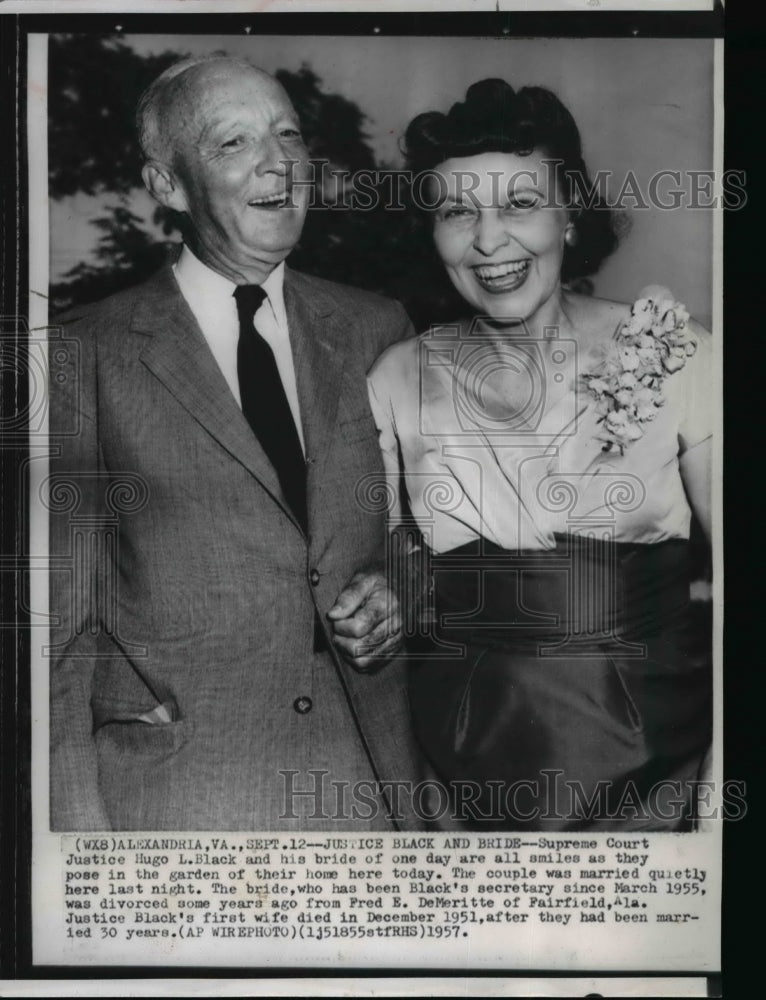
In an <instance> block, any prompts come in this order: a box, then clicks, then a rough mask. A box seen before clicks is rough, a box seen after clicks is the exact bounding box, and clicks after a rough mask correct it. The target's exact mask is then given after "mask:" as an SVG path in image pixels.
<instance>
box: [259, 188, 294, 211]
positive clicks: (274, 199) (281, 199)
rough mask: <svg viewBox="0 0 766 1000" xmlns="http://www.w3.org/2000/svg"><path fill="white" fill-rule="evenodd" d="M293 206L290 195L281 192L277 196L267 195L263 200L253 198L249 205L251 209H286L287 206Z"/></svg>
mask: <svg viewBox="0 0 766 1000" xmlns="http://www.w3.org/2000/svg"><path fill="white" fill-rule="evenodd" d="M289 204H291V200H290V194H289V192H287V191H281V192H278V193H277V194H267V195H264V196H263V197H262V198H251V199H250V201H249V202H248V205H249V206H250V207H251V208H284V207H285V205H289Z"/></svg>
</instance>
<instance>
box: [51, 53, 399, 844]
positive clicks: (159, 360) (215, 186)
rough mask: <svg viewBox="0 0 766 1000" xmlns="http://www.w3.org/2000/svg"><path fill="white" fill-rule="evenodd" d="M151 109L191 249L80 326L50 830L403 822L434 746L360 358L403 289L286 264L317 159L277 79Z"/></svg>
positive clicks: (145, 110) (223, 81) (178, 71)
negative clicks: (389, 577) (337, 279)
mask: <svg viewBox="0 0 766 1000" xmlns="http://www.w3.org/2000/svg"><path fill="white" fill-rule="evenodd" d="M138 124H139V133H140V139H141V145H142V148H143V152H144V155H145V159H146V163H145V166H144V170H143V178H144V182H145V184H146V186H147V188H148V190H149V191H150V193H151V194H152V196H153V197H154V198H155V199H156V200H157V201H158V202H159V203H160V204H161V205H163V206H165V207H166V208H169V209H172V210H174V211H175V212H177V213H180V216H181V218H182V219H183V228H184V246H183V249H182V251H181V253H180V256H179V258H178V260H177V262H176V263H175V265H174V266H173V267H172V268H171V267H170V266H168V267H167V268H166V269H165V270H163V271H162V272H161V273H159V274H158V275H156V276H155V277H153V278H152V279H151V280H150V281H148V282H146V283H145V284H143V285H142V286H140V287H137V288H134V289H131V290H130V291H128V292H124V293H120V294H118V295H115V296H113V297H111V298H109V299H107V300H105V301H104V302H101V303H99V304H97V305H95V306H92V307H86V308H83V309H81V310H78V311H77V312H76V313H75V314H73V315H70V316H69V317H67V318H66V319H65V321H64V329H65V336H66V337H67V338H69V339H71V340H74V341H75V342H76V344H77V347H78V349H77V351H76V352H74V354H73V357H75V358H77V359H78V365H77V368H76V369H75V368H73V369H72V371H70V372H69V373H65V377H64V378H63V379H62V378H57V379H52V381H51V397H52V398H51V442H52V445H53V454H54V456H55V455H57V456H58V457H54V458H53V459H52V463H51V464H52V469H51V478H50V497H51V504H50V506H51V525H52V527H51V553H52V574H51V593H52V598H51V611H52V614H53V615H54V617H55V619H57V620H58V627H57V628H54V629H53V631H52V647H51V655H52V657H53V659H52V665H51V692H50V694H51V747H50V752H51V825H52V827H53V829H56V830H92V829H110V828H111V829H133V830H135V829H145V830H155V829H156V830H159V829H176V830H201V829H216V830H217V829H232V830H234V829H254V830H256V829H271V830H277V829H284V830H288V829H328V828H332V827H338V828H343V827H347V828H368V829H392V828H396V826H397V825H398V826H400V827H404V828H411V827H412V826H414V825H416V820H415V818H414V816H413V815H412V814H410V813H408V811H407V808H408V797H407V796H406V795H405V796H402V795H400V794H395V795H393V796H391V795H390V794H388V793H389V792H390V790H391V788H393V789H394V791H395V792H399V791H401V787H400V786H398V784H397V783H400V782H402V781H405V782H406V781H408V780H411V779H412V778H413V777H414V772H413V759H414V757H413V750H412V745H411V742H410V735H409V726H408V718H407V710H406V701H405V695H404V685H403V676H402V673H403V670H402V663H401V661H397V660H395V659H394V662H393V663H389V664H388V665H387V666H386V665H385V664H386V661H390V660H391V659H392V658H395V654H396V653H397V648H398V633H399V632H400V623H399V618H398V611H397V606H396V602H395V600H394V599H393V598H392V595H391V594H390V592H389V590H388V588H387V585H386V580H385V578H384V576H383V575H382V572H381V567H382V565H383V562H384V559H383V552H384V550H383V545H384V524H383V519H382V518H383V512H382V511H381V510H379V509H375V505H374V504H370V503H369V502H366V501H365V497H364V483H365V482H366V481H368V480H367V478H366V477H368V476H374V475H375V474H376V473H378V472H379V471H380V464H379V463H380V459H379V455H378V444H377V435H376V430H375V426H374V423H373V420H372V417H371V415H370V413H369V411H368V406H367V402H366V398H367V397H366V386H365V373H366V371H367V369H368V368H369V367H370V365H371V364H372V362H373V361H374V360H375V358H376V357H377V356H378V355H379V354H380V353H381V352H382V351H383V350H384V349H385V348H386V346H387V345H389V344H390V343H392V342H393V341H395V340H398V339H401V338H404V337H407V336H410V335H411V334H412V332H413V331H412V329H411V327H410V324H409V322H408V320H407V318H406V316H405V314H404V312H403V310H402V309H401V307H400V306H399V305H398V304H396V303H394V302H392V301H388V300H386V299H383V298H380V297H378V296H374V295H371V294H368V293H364V292H361V291H357V290H354V289H351V288H345V287H342V286H339V285H335V284H331V283H328V282H326V281H321V280H319V279H317V278H313V277H309V276H308V275H302V274H298V273H297V272H294V271H292V270H290V269H288V268H286V267H285V264H284V260H285V258H286V257H287V255H288V254H289V252H290V250H291V249H292V248H293V247H294V246H295V244H296V243H297V241H298V239H299V237H300V234H301V229H302V225H303V221H304V217H305V213H306V208H307V204H308V199H309V187H308V184H307V183H306V181H307V177H308V161H307V152H306V148H305V146H304V144H303V141H302V139H301V132H300V124H299V122H298V119H297V117H296V113H295V111H294V109H293V107H292V105H291V103H290V100H289V99H288V97H287V95H286V93H285V92H284V90H283V89H282V87H281V86H280V85H279V83H278V82H277V81H276V80H274V79H273V78H272V77H270V76H269V75H267V74H266V73H264V72H262V71H260V70H257V69H255V68H253V67H252V66H251V65H250V64H249V63H247V62H245V61H243V60H240V59H234V58H229V57H225V56H213V57H207V58H203V59H189V60H184V61H182V62H180V63H177V64H176V65H174V66H172V67H171V68H170V69H168V70H166V71H165V72H164V73H163V74H162V75H161V76H160V77H159V78H158V79H157V80H156V81H155V82H154V83H153V84H152V86H151V87H150V88H149V90H148V91H147V92H146V94H145V95H144V96H143V98H142V100H141V103H140V106H139V113H138ZM59 374H60V372H59ZM70 376H71V377H70ZM72 426H76V428H77V430H76V433H73V434H71V435H68V434H67V433H65V432H64V430H63V429H65V428H71V427H72ZM59 431H61V433H60V434H59ZM67 490H69V491H70V492H69V493H67V492H66V491H67ZM62 496H69V497H70V498H71V496H75V497H76V501H72V502H71V503H69V504H67V503H63V504H62V503H60V502H58V501H59V500H60V498H61V497H62ZM84 524H85V525H88V528H87V530H85V529H83V527H82V526H83V525H84ZM78 532H79V533H78ZM83 532H84V533H83ZM86 535H87V538H86ZM84 538H85V541H83V539H84ZM78 553H79V556H78ZM67 556H69V557H71V558H70V560H69V562H68V561H67V558H66V557H67ZM78 560H79V561H78ZM70 563H71V564H72V565H70ZM72 566H73V567H74V568H72ZM83 567H84V568H83ZM94 594H96V595H98V596H97V597H96V598H93V597H92V595H94ZM381 666H382V667H383V668H382V669H378V668H379V667H381ZM392 783H393V784H392ZM394 800H395V801H394Z"/></svg>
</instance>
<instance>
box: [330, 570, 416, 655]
mask: <svg viewBox="0 0 766 1000" xmlns="http://www.w3.org/2000/svg"><path fill="white" fill-rule="evenodd" d="M327 617H328V618H329V619H330V622H331V624H332V629H333V633H334V639H333V642H334V644H335V647H336V649H337V650H338V651H339V652H340V653H341V655H342V656H343V657H344V659H345V660H346V661H347V662H348V663H350V664H351V666H352V667H354V668H355V669H356V670H359V671H360V672H361V673H374V672H375V671H376V670H379V669H380V668H381V667H383V666H384V665H385V664H386V663H387V662H388V661H389V660H390V659H392V658H393V657H394V656H396V654H397V653H398V652H399V650H400V649H401V645H402V619H401V614H400V611H399V600H398V598H397V597H396V595H395V594H394V593H393V591H392V590H391V589H390V588H389V586H388V583H387V581H386V577H385V575H384V574H383V573H382V572H381V571H380V570H377V569H365V570H359V571H358V572H357V573H355V574H354V575H353V576H352V578H351V579H350V580H349V582H348V583H347V584H346V586H345V587H344V588H343V590H342V591H341V593H340V594H339V596H338V598H337V600H336V601H335V604H334V605H333V606H332V607H331V608H330V610H329V611H328V612H327Z"/></svg>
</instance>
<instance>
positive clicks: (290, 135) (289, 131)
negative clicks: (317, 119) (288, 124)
mask: <svg viewBox="0 0 766 1000" xmlns="http://www.w3.org/2000/svg"><path fill="white" fill-rule="evenodd" d="M279 134H280V135H281V136H283V137H284V138H285V139H300V137H301V133H300V129H297V128H283V129H280V132H279Z"/></svg>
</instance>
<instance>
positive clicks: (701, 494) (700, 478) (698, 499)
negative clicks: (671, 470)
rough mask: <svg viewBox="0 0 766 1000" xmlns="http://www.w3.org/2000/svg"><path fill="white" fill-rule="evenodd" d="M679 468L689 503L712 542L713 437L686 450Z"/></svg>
mask: <svg viewBox="0 0 766 1000" xmlns="http://www.w3.org/2000/svg"><path fill="white" fill-rule="evenodd" d="M679 468H680V470H681V479H682V480H683V484H684V488H685V490H686V495H687V497H688V498H689V504H690V505H691V508H692V510H693V511H694V514H695V516H696V518H697V520H698V521H699V523H700V526H701V528H702V530H703V532H704V533H705V538H706V539H707V541H708V544H710V541H711V504H710V486H711V475H712V464H711V438H707V439H706V440H704V441H700V443H699V444H697V445H695V446H694V447H693V448H690V449H689V450H688V451H685V452H684V453H683V455H681V458H680V460H679Z"/></svg>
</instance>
